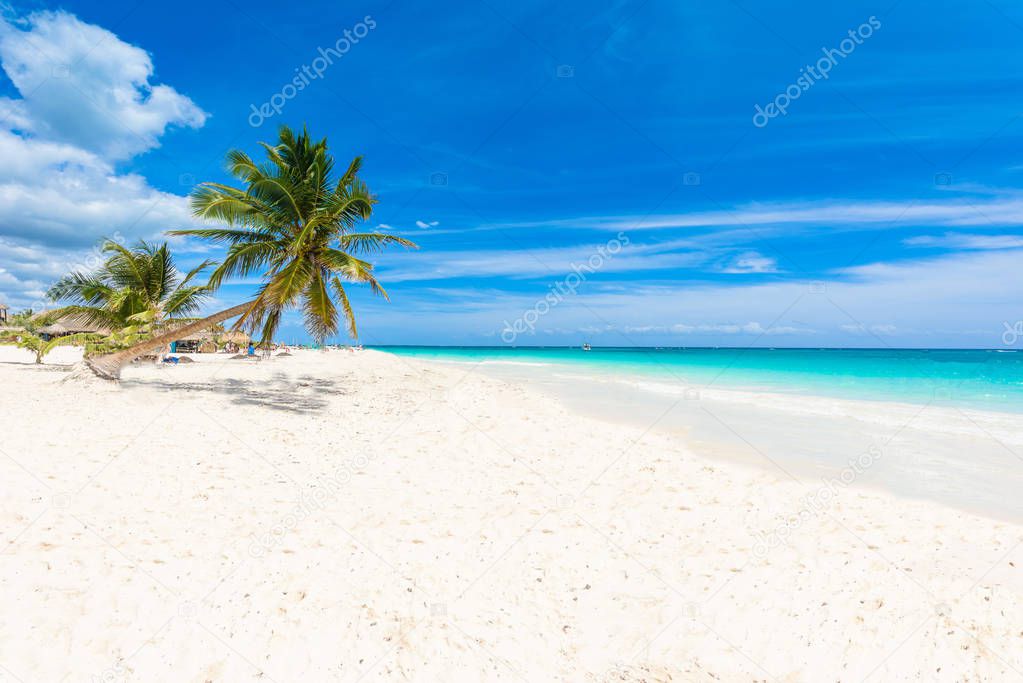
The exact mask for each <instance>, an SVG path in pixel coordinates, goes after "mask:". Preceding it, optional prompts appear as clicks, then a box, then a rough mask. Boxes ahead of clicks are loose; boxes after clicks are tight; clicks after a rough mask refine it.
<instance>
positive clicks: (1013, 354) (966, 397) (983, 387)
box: [374, 346, 1023, 412]
mask: <svg viewBox="0 0 1023 683" xmlns="http://www.w3.org/2000/svg"><path fill="white" fill-rule="evenodd" d="M374 348H376V349H378V350H381V351H387V352H390V353H394V354H397V355H400V356H408V357H415V358H423V359H432V360H440V361H447V362H454V363H468V364H487V365H494V364H498V365H499V364H507V365H513V364H523V365H527V364H528V365H532V366H536V367H541V366H551V368H552V370H557V371H559V372H577V373H580V374H582V375H587V376H594V375H597V376H605V377H608V376H615V377H619V378H622V379H633V380H641V381H646V382H659V383H664V384H671V385H674V386H692V387H694V388H697V389H699V388H707V387H714V388H719V389H742V390H753V391H769V392H772V393H791V394H802V395H812V396H827V397H833V398H845V399H856V400H872V401H898V402H903V403H914V404H928V403H932V402H935V401H937V402H940V403H943V404H946V405H954V406H958V407H962V408H974V409H980V410H994V411H1000V412H1023V352H1020V351H1015V350H1010V349H1005V350H948V349H941V350H925V349H767V348H750V349H739V348H614V347H594V348H593V349H592V350H591V351H583V350H582V349H580V348H578V347H576V348H565V347H528V348H522V347H517V348H513V347H432V346H377V347H374Z"/></svg>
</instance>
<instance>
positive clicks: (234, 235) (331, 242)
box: [88, 126, 417, 379]
mask: <svg viewBox="0 0 1023 683" xmlns="http://www.w3.org/2000/svg"><path fill="white" fill-rule="evenodd" d="M260 144H261V146H262V147H263V149H264V151H265V152H266V161H265V162H264V163H262V164H257V163H256V162H255V161H253V160H252V159H251V158H250V157H249V155H247V154H246V153H244V152H241V151H237V150H235V151H232V152H229V153H228V155H227V161H228V170H229V171H230V173H231V175H233V176H234V177H235V178H237V179H238V180H239V181H241V182H242V183H243V184H244V186H245V187H244V189H239V188H235V187H231V186H229V185H222V184H219V183H203V184H202V185H200V186H199V187H198V188H197V189H196V191H195V192H193V194H192V209H193V213H194V215H195V216H196V217H197V218H201V219H205V220H211V221H216V222H219V223H224V224H226V227H211V228H198V229H191V230H174V231H171V232H170V234H172V235H190V236H193V237H199V238H202V239H206V240H210V241H212V242H215V243H218V244H221V245H225V246H226V247H227V254H226V257H225V258H224V260H223V262H222V263H221V264H220V266H219V267H218V268H216V270H214V271H213V273H212V275H211V276H210V280H209V286H210V287H211V288H216V287H219V286H220V284H221V283H223V282H224V280H226V279H227V278H230V277H233V276H245V275H249V274H252V273H255V272H259V273H260V274H261V276H262V279H263V283H262V285H261V286H260V287H259V289H258V290H257V292H256V294H255V296H254V297H253V298H252V299H251V300H250V301H247V302H245V303H243V304H239V305H237V306H233V307H231V308H229V309H227V310H224V311H221V312H219V313H217V314H215V315H212V316H210V317H208V318H205V319H203V320H200V321H197V322H195V323H190V324H188V325H184V326H182V327H181V328H178V329H176V330H174V331H172V332H168V333H166V334H163V335H157V336H156V337H154V338H153V339H152V340H150V341H148V342H144V343H141V344H138V345H137V346H134V347H132V348H130V349H127V350H125V351H122V352H119V353H114V354H109V355H107V356H102V357H99V358H93V359H90V360H89V361H88V363H89V366H90V367H91V368H92V369H93V371H94V372H95V373H96V374H98V375H100V376H101V377H106V378H109V379H116V378H117V377H118V376H119V374H120V370H121V368H122V367H123V366H124V365H125V364H127V363H130V362H131V361H132V360H134V359H135V358H137V357H138V356H140V355H142V354H144V353H147V352H148V351H151V350H153V349H156V348H159V347H160V346H162V345H164V344H167V343H169V342H171V341H174V339H177V338H179V337H180V336H184V335H188V334H191V333H192V332H195V331H197V330H200V329H204V328H207V327H209V326H210V325H213V324H216V323H219V322H223V321H224V320H228V319H229V318H235V317H237V318H238V320H237V322H236V323H235V324H234V327H233V328H232V329H233V330H237V329H240V328H242V327H244V328H247V329H250V330H256V329H261V339H262V341H263V342H269V341H271V340H272V339H273V336H274V333H275V332H276V331H277V328H278V327H279V325H280V322H281V316H282V315H283V313H284V312H285V311H287V310H289V309H294V308H299V307H300V308H301V309H302V310H303V312H304V314H305V315H304V317H305V325H306V329H307V330H308V331H309V332H310V334H312V335H313V337H315V338H316V339H317V341H319V342H322V341H323V340H324V339H326V338H327V337H328V336H331V335H333V334H335V333H336V332H337V330H338V325H339V318H340V317H343V318H344V322H345V325H346V327H347V328H348V332H349V333H350V334H351V335H352V336H353V337H356V338H357V337H358V329H357V327H356V323H355V315H354V313H353V311H352V307H351V304H350V303H349V300H348V295H347V293H346V291H345V288H344V282H357V283H365V284H368V285H369V287H370V288H371V290H372V291H373V292H374V293H375V294H379V295H381V296H383V297H384V298H385V299H386V298H387V293H386V292H385V291H384V289H383V287H382V286H381V285H380V283H379V282H377V280H376V278H375V277H374V275H373V265H372V264H371V263H369V262H368V261H365V260H363V259H361V258H359V257H360V256H363V255H366V254H372V253H377V252H379V251H381V250H383V249H385V248H386V247H388V246H391V245H394V244H397V245H401V246H404V247H411V248H417V247H416V245H415V244H414V243H413V242H411V241H409V240H407V239H404V238H401V237H397V236H395V235H386V234H382V233H376V232H356V231H355V229H356V226H357V225H358V223H359V222H360V221H364V220H367V219H368V218H369V217H370V215H371V214H372V211H373V205H374V204H375V203H376V198H375V197H374V196H373V194H372V193H370V191H369V188H368V187H367V186H366V184H365V183H364V182H363V181H362V180H361V179H359V177H358V172H359V169H360V168H361V166H362V157H356V158H355V159H353V160H352V162H351V163H350V164H349V165H348V167H347V169H345V171H344V172H343V173H341V174H340V176H335V173H334V171H335V169H334V159H333V157H332V156H331V155H330V154H329V153H328V151H327V140H326V138H324V139H322V140H319V141H314V140H312V138H310V136H309V133H308V131H305V130H303V132H302V133H301V134H297V135H296V134H295V133H294V132H293V131H292V130H291V129H290V128H288V127H287V126H283V127H282V128H281V129H280V134H279V140H278V143H277V144H276V145H270V144H268V143H260ZM339 309H340V313H339Z"/></svg>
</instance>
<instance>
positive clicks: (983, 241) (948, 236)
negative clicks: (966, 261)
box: [902, 232, 1023, 250]
mask: <svg viewBox="0 0 1023 683" xmlns="http://www.w3.org/2000/svg"><path fill="white" fill-rule="evenodd" d="M902 243H903V244H905V245H906V246H910V247H940V248H943V249H978V250H982V249H1020V248H1023V235H975V234H970V233H962V232H946V233H945V234H944V235H921V236H919V237H910V238H909V239H905V240H902Z"/></svg>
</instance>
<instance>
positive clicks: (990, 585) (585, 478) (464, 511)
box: [0, 351, 1023, 681]
mask: <svg viewBox="0 0 1023 683" xmlns="http://www.w3.org/2000/svg"><path fill="white" fill-rule="evenodd" d="M61 375H63V373H58V372H54V371H53V368H46V369H44V370H39V369H38V368H31V367H28V368H25V367H18V368H14V367H13V366H10V365H5V364H0V379H3V381H4V382H5V385H6V386H7V387H9V388H10V390H12V391H16V392H17V395H18V396H19V397H21V400H19V401H18V402H17V403H16V404H15V405H12V406H11V409H10V413H9V418H8V419H9V428H8V434H7V435H6V438H5V441H4V442H3V444H2V446H0V448H2V449H3V450H4V452H5V454H7V455H8V457H7V458H3V459H0V467H2V469H0V473H2V474H3V476H4V477H5V479H6V481H8V482H9V485H8V491H7V496H6V497H5V499H4V505H3V507H2V510H0V512H2V517H3V525H2V528H4V529H7V530H10V531H8V532H6V533H5V534H4V536H3V548H4V550H5V554H4V557H5V560H6V561H5V562H4V563H2V564H0V585H2V586H3V587H4V589H5V590H6V591H7V592H8V594H10V595H13V596H15V597H14V598H13V599H12V610H14V611H16V612H17V613H18V614H19V615H20V616H21V618H20V620H19V622H18V623H17V624H15V623H14V622H13V620H12V621H9V622H7V623H5V624H2V625H0V663H3V665H4V666H5V667H8V668H9V669H10V671H12V672H13V673H14V674H15V675H16V676H18V677H20V678H22V679H25V680H51V679H60V678H61V677H62V676H64V675H67V674H68V673H71V672H74V674H75V675H76V676H84V677H86V678H88V677H89V676H90V675H93V676H100V675H102V674H104V672H114V673H115V674H116V675H121V676H122V678H125V679H136V678H137V679H140V680H154V681H160V680H170V679H169V678H168V677H167V676H168V674H167V673H166V672H167V671H168V670H170V669H168V668H167V665H168V663H174V665H175V667H176V668H175V674H174V675H175V679H176V680H181V679H182V678H185V679H192V678H195V679H199V680H205V679H210V680H248V679H250V678H252V677H253V676H256V675H262V676H264V677H266V678H267V679H272V680H289V679H291V678H294V677H296V676H297V675H303V676H307V677H311V678H313V679H316V680H323V679H333V680H342V681H355V680H360V679H361V680H392V679H396V678H402V677H404V678H412V679H416V680H422V679H440V678H444V679H448V680H450V679H451V678H452V677H464V678H467V679H472V680H481V679H486V680H491V679H495V680H496V679H509V680H511V679H516V678H526V679H527V680H536V679H547V680H549V679H552V678H555V679H563V680H588V681H612V680H614V681H620V680H634V681H639V680H647V681H667V680H701V679H711V678H712V677H717V678H719V679H724V680H735V679H747V680H748V679H754V680H761V679H764V678H776V679H779V680H785V679H799V680H829V679H830V680H843V681H844V680H862V679H863V678H865V677H876V680H902V679H909V678H913V677H922V678H932V679H933V678H937V679H938V680H990V679H1000V678H1005V677H1007V676H1009V675H1013V674H1014V673H1016V672H1018V671H1020V670H1023V654H1020V648H1019V646H1018V643H1019V635H1018V624H1017V623H1016V619H1015V615H1016V614H1018V613H1019V612H1020V608H1021V606H1023V577H1021V575H1020V571H1021V570H1018V569H1017V568H1016V567H1019V566H1023V545H1021V544H1023V526H1021V525H1018V524H1012V523H1007V522H1000V521H998V520H994V519H990V518H986V517H981V516H977V515H974V514H970V513H967V512H963V511H960V510H956V509H954V508H949V507H944V506H940V505H937V504H935V503H931V502H926V501H916V500H909V499H903V498H897V497H895V496H892V495H890V494H881V493H876V492H873V491H868V490H863V489H860V488H857V487H854V486H848V487H845V486H842V487H838V488H836V489H835V490H834V491H833V492H831V494H833V495H831V494H828V495H825V494H824V493H823V489H822V488H821V487H818V488H817V489H813V488H808V487H807V486H805V485H804V484H802V483H797V482H793V481H785V480H783V479H782V478H781V477H780V476H779V475H780V473H777V474H769V473H766V472H762V471H757V470H756V469H755V468H747V467H743V466H740V465H737V464H734V463H731V462H727V461H723V460H722V461H717V460H713V459H709V458H707V457H705V456H703V455H700V454H699V453H697V452H694V450H693V449H692V448H691V444H690V443H689V442H688V441H685V440H683V439H680V438H679V437H678V435H675V434H671V433H660V432H658V431H656V430H652V431H647V432H643V431H642V430H641V429H639V428H636V427H630V426H627V425H619V424H611V423H608V422H605V421H602V420H599V419H594V418H592V417H589V416H586V415H581V414H577V413H576V412H574V411H573V410H572V408H571V406H569V405H567V404H566V403H565V402H563V401H560V400H552V399H551V398H550V397H547V396H544V395H542V394H537V393H536V392H534V391H533V390H532V389H530V388H529V387H527V386H523V385H519V384H510V383H508V382H504V381H500V380H497V379H495V378H492V377H489V376H486V375H481V374H478V373H472V372H469V373H466V372H456V371H452V370H451V369H449V368H444V367H442V366H440V365H436V364H432V363H429V362H422V361H413V362H411V363H410V362H409V361H407V360H405V361H398V360H396V359H395V358H394V357H393V356H390V355H387V354H384V353H380V352H375V351H364V352H360V353H344V352H337V351H332V352H327V353H320V352H296V353H295V354H294V355H293V356H291V357H287V358H273V359H271V360H270V361H260V362H249V361H229V360H226V359H225V360H220V359H218V358H213V359H208V358H202V357H201V356H200V357H198V362H196V363H193V364H186V365H178V366H174V367H160V368H154V367H132V368H129V369H127V370H126V371H125V378H124V381H123V382H122V383H121V385H120V386H116V385H109V384H106V383H99V384H95V383H89V382H85V383H76V382H73V381H71V382H64V381H63V380H64V379H65V377H62V376H61ZM50 414H52V415H54V416H55V419H53V420H49V421H47V424H48V428H47V430H46V431H45V432H44V433H40V432H39V431H38V430H36V429H34V428H31V427H30V424H32V423H34V424H39V423H40V420H45V416H46V415H50ZM57 416H59V419H58V418H57ZM86 614H87V615H88V618H85V616H84V615H86ZM936 667H940V669H941V672H940V674H938V675H937V676H935V675H934V669H935V668H936ZM118 672H120V673H118ZM669 677H670V678H669ZM115 680H116V679H115Z"/></svg>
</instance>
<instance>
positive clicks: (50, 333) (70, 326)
mask: <svg viewBox="0 0 1023 683" xmlns="http://www.w3.org/2000/svg"><path fill="white" fill-rule="evenodd" d="M40 315H45V314H40ZM39 333H40V334H42V335H44V336H45V338H46V339H47V340H50V339H53V338H55V337H66V336H68V335H69V334H110V330H109V329H108V328H105V327H100V326H99V325H96V324H94V323H91V322H89V321H87V320H85V319H83V318H81V317H78V316H74V315H66V316H64V317H62V318H58V319H57V320H56V321H54V322H52V323H50V324H49V325H46V326H45V327H40V328H39Z"/></svg>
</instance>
